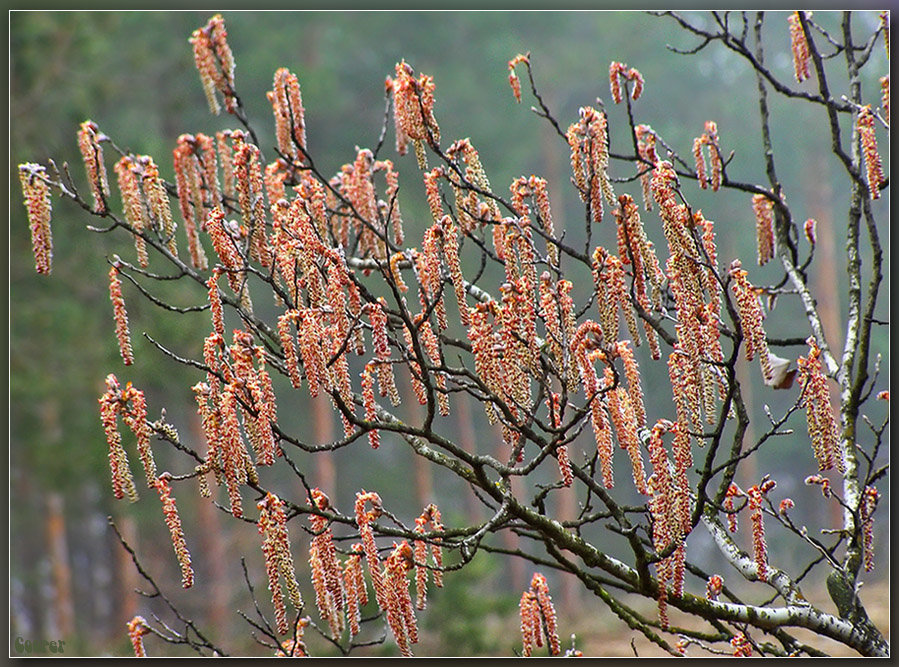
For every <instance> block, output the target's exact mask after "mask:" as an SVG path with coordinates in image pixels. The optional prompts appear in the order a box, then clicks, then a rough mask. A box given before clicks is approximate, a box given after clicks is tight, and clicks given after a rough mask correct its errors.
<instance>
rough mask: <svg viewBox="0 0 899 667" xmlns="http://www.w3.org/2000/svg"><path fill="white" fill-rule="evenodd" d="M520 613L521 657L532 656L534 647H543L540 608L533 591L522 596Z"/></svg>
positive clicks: (519, 604) (527, 591)
mask: <svg viewBox="0 0 899 667" xmlns="http://www.w3.org/2000/svg"><path fill="white" fill-rule="evenodd" d="M518 613H519V617H520V619H521V655H522V656H524V657H525V658H529V657H530V656H531V652H532V651H533V650H534V647H536V646H541V645H542V641H543V640H542V637H541V631H542V630H541V621H540V607H539V605H538V603H537V596H536V595H534V593H533V592H532V591H531V590H526V591H525V592H524V593H522V594H521V600H519V602H518Z"/></svg>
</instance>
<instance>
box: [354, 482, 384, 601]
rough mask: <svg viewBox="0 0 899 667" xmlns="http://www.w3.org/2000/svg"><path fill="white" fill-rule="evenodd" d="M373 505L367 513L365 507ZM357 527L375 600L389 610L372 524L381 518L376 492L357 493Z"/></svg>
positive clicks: (379, 499)
mask: <svg viewBox="0 0 899 667" xmlns="http://www.w3.org/2000/svg"><path fill="white" fill-rule="evenodd" d="M367 503H371V506H372V509H370V510H368V511H366V510H365V505H366V504H367ZM354 510H355V516H356V525H357V526H358V527H359V537H360V538H361V539H362V549H363V551H364V552H365V561H366V563H367V565H368V574H369V576H370V577H371V583H372V587H373V588H374V589H375V599H376V600H377V602H378V607H379V608H380V609H381V611H385V610H386V609H387V606H388V604H387V585H386V583H385V581H384V577H383V575H382V573H381V561H380V558H379V557H378V545H377V544H376V543H375V535H374V531H373V530H372V527H371V522H372V521H374V520H375V519H377V518H378V517H379V516H381V497H380V496H379V495H378V494H377V493H375V492H374V491H370V492H366V491H365V490H364V489H363V490H362V491H360V492H358V493H356V504H355V506H354Z"/></svg>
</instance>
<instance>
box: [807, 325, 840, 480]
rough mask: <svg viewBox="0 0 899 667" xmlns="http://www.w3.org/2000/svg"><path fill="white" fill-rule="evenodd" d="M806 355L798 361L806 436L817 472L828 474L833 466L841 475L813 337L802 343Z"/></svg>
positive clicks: (836, 434) (824, 381)
mask: <svg viewBox="0 0 899 667" xmlns="http://www.w3.org/2000/svg"><path fill="white" fill-rule="evenodd" d="M806 343H808V346H809V353H808V356H806V357H799V359H797V361H796V365H797V367H798V376H799V383H800V385H801V386H802V403H803V404H804V405H805V415H806V421H807V423H808V435H809V439H810V440H811V442H812V449H813V450H814V452H815V459H816V460H817V461H818V469H819V470H830V469H831V468H833V467H834V465H837V466H838V467H839V469H840V471H842V469H843V459H842V456H840V453H839V431H838V429H837V423H836V418H835V417H834V413H833V405H832V403H831V399H830V389H829V388H828V386H827V376H826V375H825V374H824V367H823V365H822V364H821V348H819V347H818V343H817V341H816V340H815V339H814V337H811V336H810V337H809V338H808V339H807V340H806Z"/></svg>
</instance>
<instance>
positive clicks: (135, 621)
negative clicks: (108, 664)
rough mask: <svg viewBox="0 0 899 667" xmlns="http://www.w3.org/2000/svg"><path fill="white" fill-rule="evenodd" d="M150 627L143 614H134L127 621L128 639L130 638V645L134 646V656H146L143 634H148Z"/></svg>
mask: <svg viewBox="0 0 899 667" xmlns="http://www.w3.org/2000/svg"><path fill="white" fill-rule="evenodd" d="M149 632H150V628H149V626H148V625H147V621H146V620H145V619H144V617H143V616H135V617H134V618H132V619H131V620H130V621H128V639H130V640H131V646H132V647H133V648H134V657H135V658H146V657H147V652H146V650H145V649H144V635H146V634H149Z"/></svg>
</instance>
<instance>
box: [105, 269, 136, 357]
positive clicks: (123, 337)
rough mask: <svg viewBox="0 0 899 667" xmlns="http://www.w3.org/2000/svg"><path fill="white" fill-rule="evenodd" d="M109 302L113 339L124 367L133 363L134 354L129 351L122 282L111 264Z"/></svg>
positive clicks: (126, 313) (128, 333) (128, 334)
mask: <svg viewBox="0 0 899 667" xmlns="http://www.w3.org/2000/svg"><path fill="white" fill-rule="evenodd" d="M109 300H110V301H112V316H113V319H114V320H115V337H116V341H118V344H119V353H120V354H121V355H122V361H124V362H125V365H126V366H130V365H131V364H133V363H134V352H133V351H132V349H131V334H130V332H129V331H128V312H127V311H126V310H125V298H124V297H123V296H122V281H121V280H119V269H118V267H117V266H116V265H115V264H113V265H112V266H111V267H110V269H109Z"/></svg>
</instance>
